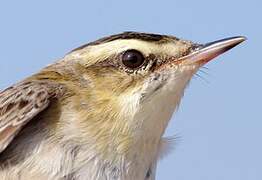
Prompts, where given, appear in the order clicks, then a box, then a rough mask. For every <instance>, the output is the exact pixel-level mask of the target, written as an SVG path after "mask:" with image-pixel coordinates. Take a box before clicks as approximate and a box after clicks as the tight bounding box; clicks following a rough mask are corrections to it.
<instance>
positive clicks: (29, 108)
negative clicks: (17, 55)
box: [0, 82, 61, 153]
mask: <svg viewBox="0 0 262 180" xmlns="http://www.w3.org/2000/svg"><path fill="white" fill-rule="evenodd" d="M60 92H61V88H59V87H58V86H56V85H54V84H49V83H45V82H24V83H19V84H17V85H15V86H12V87H10V88H7V89H6V90H4V91H2V92H0V153H1V152H2V151H3V150H4V149H5V148H6V147H7V146H8V144H9V143H10V142H11V141H12V140H13V138H14V137H15V136H16V134H17V133H18V132H19V131H20V130H21V128H22V127H23V126H24V125H25V124H26V123H27V122H29V121H30V120H31V119H32V118H34V117H35V116H36V115H37V114H38V113H40V112H41V111H43V110H44V109H45V108H46V107H47V106H48V105H49V103H50V100H51V98H54V97H56V96H57V95H58V94H59V93H60Z"/></svg>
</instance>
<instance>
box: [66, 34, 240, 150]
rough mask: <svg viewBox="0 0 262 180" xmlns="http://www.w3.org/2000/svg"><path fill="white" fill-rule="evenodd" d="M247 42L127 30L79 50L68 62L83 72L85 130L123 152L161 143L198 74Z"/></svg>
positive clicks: (80, 104)
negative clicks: (136, 144) (205, 40)
mask: <svg viewBox="0 0 262 180" xmlns="http://www.w3.org/2000/svg"><path fill="white" fill-rule="evenodd" d="M244 40H245V38H244V37H232V38H228V39H223V40H220V41H215V42H211V43H207V44H197V43H193V42H191V41H187V40H181V39H178V38H176V37H173V36H167V35H158V34H145V33H135V32H125V33H122V34H117V35H113V36H110V37H106V38H102V39H99V40H97V41H94V42H91V43H89V44H87V45H84V46H82V47H80V48H77V49H75V50H73V51H72V52H70V53H69V54H68V55H67V56H66V57H65V58H64V59H63V62H66V63H72V62H73V64H74V65H73V66H74V68H75V69H77V71H78V72H81V73H80V74H79V76H80V77H81V78H79V79H78V81H77V82H78V83H77V85H74V86H77V90H75V92H76V93H78V94H79V96H78V99H77V100H76V101H74V102H77V103H78V104H77V109H78V110H79V109H80V112H81V113H80V117H78V119H83V123H82V124H87V125H85V128H86V129H85V130H84V131H85V133H87V135H88V136H89V137H90V136H92V137H95V138H94V139H95V140H96V142H97V141H99V139H100V140H101V141H99V142H101V143H100V144H108V142H110V144H113V145H112V146H113V147H114V148H116V147H118V148H117V151H120V152H123V151H126V150H128V149H130V146H129V145H130V142H131V141H132V142H134V141H135V142H139V141H140V140H141V139H143V138H144V139H147V141H150V140H152V141H154V143H155V144H157V143H158V142H159V140H160V138H161V136H162V134H163V132H164V130H165V128H166V126H167V124H168V122H169V120H170V118H171V115H172V113H173V112H174V110H175V108H176V107H177V106H178V104H179V102H180V99H181V97H182V96H183V92H184V89H185V87H186V85H187V84H188V83H189V81H190V79H191V78H192V76H193V75H194V73H196V71H197V70H198V69H199V68H200V67H201V66H203V65H204V64H206V63H207V62H209V61H210V60H211V59H213V58H215V57H216V56H218V55H220V54H222V53H223V52H225V51H227V50H229V49H231V48H233V47H234V46H236V45H237V44H239V43H241V42H242V41H244ZM74 71H76V70H74ZM79 84H80V85H79ZM79 87H81V88H79ZM72 89H73V88H72ZM74 89H76V88H74ZM134 139H135V140H134ZM107 148H108V146H107Z"/></svg>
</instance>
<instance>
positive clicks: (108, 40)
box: [72, 32, 166, 52]
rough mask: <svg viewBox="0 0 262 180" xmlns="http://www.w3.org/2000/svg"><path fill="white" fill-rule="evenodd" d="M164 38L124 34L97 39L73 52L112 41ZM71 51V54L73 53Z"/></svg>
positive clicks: (131, 33)
mask: <svg viewBox="0 0 262 180" xmlns="http://www.w3.org/2000/svg"><path fill="white" fill-rule="evenodd" d="M164 37H166V36H164V35H159V34H147V33H138V32H124V33H121V34H115V35H112V36H108V37H104V38H101V39H98V40H96V41H93V42H90V43H88V44H85V45H83V46H80V47H78V48H76V49H74V50H73V51H77V50H81V49H83V48H85V47H87V46H93V45H99V44H102V43H106V42H110V41H114V40H117V39H140V40H143V41H161V40H162V39H163V38H164ZM73 51H72V52H73Z"/></svg>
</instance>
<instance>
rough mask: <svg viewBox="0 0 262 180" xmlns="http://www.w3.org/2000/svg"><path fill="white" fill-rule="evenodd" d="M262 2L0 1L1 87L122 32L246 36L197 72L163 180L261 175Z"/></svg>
mask: <svg viewBox="0 0 262 180" xmlns="http://www.w3.org/2000/svg"><path fill="white" fill-rule="evenodd" d="M261 18H262V3H261V1H259V0H248V1H244V0H243V1H240V0H235V1H234V0H231V1H230V0H217V1H211V0H192V1H187V0H169V1H165V0H162V1H153V0H151V1H139V0H132V1H124V0H117V1H109V0H97V1H87V0H86V1H84V0H82V1H80V0H74V1H72V0H71V1H69V0H68V1H65V0H64V1H62V0H55V1H54V0H45V1H35V0H31V1H30V0H23V1H14V0H8V1H7V0H6V1H4V0H1V1H0V77H1V78H0V89H3V88H5V87H7V86H8V85H11V84H12V83H15V82H16V81H18V80H21V79H23V78H24V77H26V76H28V75H30V74H32V73H34V72H36V71H37V70H39V69H40V68H42V67H43V66H45V65H47V64H49V63H51V62H53V61H54V60H55V59H57V58H60V57H62V56H63V55H64V54H65V53H67V52H68V51H69V50H71V49H73V48H75V47H77V46H79V45H81V44H83V43H86V42H88V41H91V40H95V39H96V38H99V37H102V36H104V35H109V34H114V33H119V32H122V31H127V30H128V31H129V30H134V31H143V32H154V33H161V34H171V35H176V36H178V37H182V38H185V39H189V40H193V41H195V42H208V41H213V40H217V39H220V38H224V37H229V36H235V35H244V36H247V37H248V40H247V41H246V42H245V43H243V44H241V45H240V46H238V47H236V48H234V49H233V50H231V51H230V52H228V53H226V54H224V55H223V56H221V57H219V58H217V60H216V61H213V62H211V63H210V64H208V65H207V67H208V68H209V69H208V70H205V71H206V72H208V75H206V74H203V73H201V72H199V74H200V75H201V76H203V78H205V79H206V80H207V81H208V83H207V82H206V81H203V80H201V79H200V78H194V79H193V81H192V83H191V85H190V86H189V88H187V90H186V93H185V97H184V98H183V101H182V104H181V106H180V109H179V111H178V113H177V114H176V117H175V118H174V119H173V120H172V122H171V123H170V126H169V128H168V132H167V134H169V135H173V134H178V136H180V140H179V142H178V144H177V146H176V149H175V150H174V151H173V152H172V153H171V155H169V156H168V157H167V158H165V159H164V160H163V161H161V163H160V164H159V168H158V173H157V174H158V175H157V177H158V179H160V180H169V179H170V180H261V179H262V155H261V154H262V143H261V137H262V115H261V114H262V108H261V107H262V105H261V102H262V95H261V92H262V82H261V81H262V80H261V79H262V73H261V68H262V59H261V55H260V53H261V48H262V46H261V42H262V38H261V35H262V25H261Z"/></svg>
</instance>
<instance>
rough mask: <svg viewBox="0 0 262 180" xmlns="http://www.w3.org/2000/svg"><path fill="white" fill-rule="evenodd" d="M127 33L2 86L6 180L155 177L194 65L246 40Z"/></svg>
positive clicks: (0, 145) (0, 136) (0, 125)
mask: <svg viewBox="0 0 262 180" xmlns="http://www.w3.org/2000/svg"><path fill="white" fill-rule="evenodd" d="M245 39H246V38H245V37H244V36H236V37H230V38H226V39H221V40H218V41H213V42H210V43H204V44H201V43H194V42H192V41H188V40H184V39H180V38H177V37H175V36H171V35H161V34H154V33H144V32H143V33H141V32H132V31H128V32H123V33H119V34H115V35H110V36H107V37H104V38H101V39H98V40H95V41H93V42H89V43H87V44H85V45H83V46H81V47H79V48H76V49H74V50H72V51H71V52H69V53H67V54H66V55H64V56H63V57H62V58H60V59H58V60H57V61H56V62H55V63H53V64H51V65H48V66H46V67H44V68H43V69H42V70H40V71H39V72H37V73H35V74H33V75H31V76H29V77H27V78H25V79H24V80H22V81H20V82H18V83H15V84H14V85H12V86H10V87H8V88H7V89H5V90H3V91H1V92H0V177H1V179H2V180H28V179H30V180H154V179H155V178H156V170H157V162H158V160H159V157H160V156H162V154H163V153H164V151H166V148H167V147H169V143H170V142H169V141H168V140H167V139H165V138H164V137H163V134H164V132H165V129H166V127H167V126H168V123H169V121H170V119H171V116H172V114H173V113H174V112H176V109H177V108H178V106H179V103H180V101H181V99H182V97H183V95H184V90H185V89H186V87H187V85H188V84H189V82H190V80H191V79H192V77H193V76H194V74H195V73H197V71H198V70H199V69H200V68H201V67H202V66H204V65H205V64H206V63H208V62H209V61H210V60H212V59H214V58H215V57H217V56H218V55H220V54H222V53H224V52H226V51H228V50H229V49H231V48H233V47H234V46H236V45H238V44H240V43H241V42H243V41H245Z"/></svg>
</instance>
